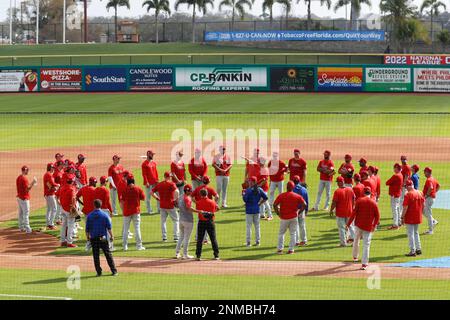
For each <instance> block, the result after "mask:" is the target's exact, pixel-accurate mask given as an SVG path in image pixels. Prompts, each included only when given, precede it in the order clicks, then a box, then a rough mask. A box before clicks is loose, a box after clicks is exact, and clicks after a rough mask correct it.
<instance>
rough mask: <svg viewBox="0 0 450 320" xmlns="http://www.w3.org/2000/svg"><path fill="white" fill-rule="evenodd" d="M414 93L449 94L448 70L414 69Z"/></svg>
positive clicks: (449, 74) (449, 71) (449, 70)
mask: <svg viewBox="0 0 450 320" xmlns="http://www.w3.org/2000/svg"><path fill="white" fill-rule="evenodd" d="M414 91H415V92H450V68H449V69H443V68H433V69H431V68H430V69H426V68H415V69H414Z"/></svg>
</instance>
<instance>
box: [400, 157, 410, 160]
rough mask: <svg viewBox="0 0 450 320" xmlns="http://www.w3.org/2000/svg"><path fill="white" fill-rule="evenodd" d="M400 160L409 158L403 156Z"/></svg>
mask: <svg viewBox="0 0 450 320" xmlns="http://www.w3.org/2000/svg"><path fill="white" fill-rule="evenodd" d="M400 160H408V158H407V157H406V156H401V157H400Z"/></svg>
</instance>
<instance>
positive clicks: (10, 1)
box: [9, 0, 13, 44]
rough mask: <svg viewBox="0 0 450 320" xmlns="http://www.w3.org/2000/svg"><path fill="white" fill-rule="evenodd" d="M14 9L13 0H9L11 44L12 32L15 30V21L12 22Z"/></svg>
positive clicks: (10, 39) (10, 41) (10, 42)
mask: <svg viewBox="0 0 450 320" xmlns="http://www.w3.org/2000/svg"><path fill="white" fill-rule="evenodd" d="M12 10H13V8H12V0H9V44H12V38H13V35H12V32H13V23H12V18H13V15H12Z"/></svg>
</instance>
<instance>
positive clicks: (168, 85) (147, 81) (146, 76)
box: [129, 67, 174, 91]
mask: <svg viewBox="0 0 450 320" xmlns="http://www.w3.org/2000/svg"><path fill="white" fill-rule="evenodd" d="M173 73H174V72H173V68H172V67H167V68H164V67H161V68H147V67H141V68H130V71H129V74H130V90H132V91H139V90H172V89H173Z"/></svg>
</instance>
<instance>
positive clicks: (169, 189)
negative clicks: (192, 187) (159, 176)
mask: <svg viewBox="0 0 450 320" xmlns="http://www.w3.org/2000/svg"><path fill="white" fill-rule="evenodd" d="M175 190H177V186H176V185H175V183H173V182H172V181H162V182H160V183H158V184H157V185H156V186H155V187H154V188H153V189H152V192H153V193H155V192H158V195H159V206H160V208H161V209H173V208H174V201H175V197H174V192H175Z"/></svg>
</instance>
